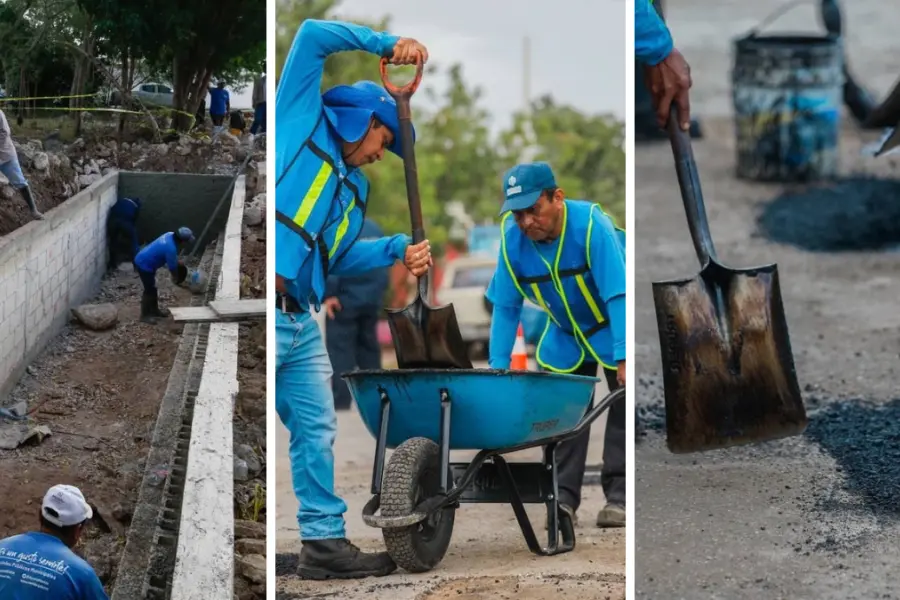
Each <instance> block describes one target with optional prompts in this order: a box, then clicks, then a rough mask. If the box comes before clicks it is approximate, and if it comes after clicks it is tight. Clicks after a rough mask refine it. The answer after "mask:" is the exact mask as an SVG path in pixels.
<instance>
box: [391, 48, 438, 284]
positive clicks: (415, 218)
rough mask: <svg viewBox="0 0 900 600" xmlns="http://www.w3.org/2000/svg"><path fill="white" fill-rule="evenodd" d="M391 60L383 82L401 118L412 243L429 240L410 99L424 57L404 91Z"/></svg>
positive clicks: (425, 279)
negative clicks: (390, 75)
mask: <svg viewBox="0 0 900 600" xmlns="http://www.w3.org/2000/svg"><path fill="white" fill-rule="evenodd" d="M387 65H388V59H387V58H382V59H381V82H382V83H383V84H384V88H385V89H386V90H387V91H388V93H389V94H390V95H391V96H392V97H393V98H394V100H395V101H396V102H397V117H398V118H399V119H400V149H401V151H402V152H403V174H404V176H405V177H406V199H407V201H408V202H409V219H410V222H411V223H412V243H413V244H418V243H420V242H423V241H424V240H425V225H424V223H423V221H422V200H421V198H420V196H419V171H418V169H417V168H416V151H415V142H414V139H413V127H412V110H411V109H410V106H409V99H410V98H411V97H412V95H413V93H415V91H416V89H417V88H418V87H419V83H420V82H421V81H422V68H423V65H422V57H421V56H418V57H417V58H416V76H415V78H414V79H413V80H412V81H411V82H410V83H408V84H407V85H405V86H403V87H402V88H400V87H397V86H395V85H394V84H392V83H391V82H390V80H389V79H388V76H387ZM418 284H419V296H420V297H422V298H428V295H427V292H428V272H427V271H426V272H425V274H424V275H422V276H421V277H419V281H418Z"/></svg>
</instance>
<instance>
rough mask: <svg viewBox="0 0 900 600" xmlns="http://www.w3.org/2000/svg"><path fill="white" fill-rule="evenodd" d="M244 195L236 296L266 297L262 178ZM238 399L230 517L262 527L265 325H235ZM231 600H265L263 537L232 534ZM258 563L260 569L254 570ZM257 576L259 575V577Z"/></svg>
mask: <svg viewBox="0 0 900 600" xmlns="http://www.w3.org/2000/svg"><path fill="white" fill-rule="evenodd" d="M246 197H247V198H251V197H253V198H254V199H253V201H252V202H249V203H248V204H247V206H246V208H245V213H244V227H243V233H242V236H241V237H242V239H241V298H242V299H244V298H264V297H265V294H266V227H265V219H262V218H259V219H257V217H259V215H258V214H257V213H259V212H260V206H261V207H262V208H261V212H262V214H263V215H264V214H265V177H264V175H263V176H260V174H259V173H251V175H250V176H248V177H247V192H246ZM238 385H239V389H238V398H237V402H236V403H235V414H234V421H233V423H234V425H233V431H234V443H235V454H236V458H235V463H236V465H235V482H234V493H235V499H234V510H235V519H236V520H243V521H244V522H254V523H256V524H257V525H258V526H261V527H262V528H263V531H265V523H266V514H267V513H266V510H267V506H266V459H265V457H266V322H265V320H264V319H263V320H255V321H251V322H247V323H242V324H241V325H240V334H239V338H238ZM235 538H236V539H235V597H238V598H241V599H242V600H265V598H266V583H265V554H266V547H265V536H264V535H263V537H262V539H261V540H258V541H253V540H252V539H244V538H242V537H241V532H240V531H238V530H237V529H236V532H235ZM260 565H262V569H261V571H260V568H259V567H260ZM260 573H261V576H260Z"/></svg>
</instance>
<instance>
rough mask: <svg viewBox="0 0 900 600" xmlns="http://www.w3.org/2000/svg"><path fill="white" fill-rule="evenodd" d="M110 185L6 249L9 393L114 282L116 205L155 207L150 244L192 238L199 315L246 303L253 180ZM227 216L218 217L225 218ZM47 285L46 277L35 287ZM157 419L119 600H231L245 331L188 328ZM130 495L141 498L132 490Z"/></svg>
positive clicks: (144, 226) (0, 322) (145, 226)
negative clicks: (244, 245)
mask: <svg viewBox="0 0 900 600" xmlns="http://www.w3.org/2000/svg"><path fill="white" fill-rule="evenodd" d="M230 183H231V177H222V176H210V175H192V174H173V173H126V172H121V173H120V172H113V173H110V174H108V175H106V176H105V177H104V178H103V179H101V180H100V181H98V182H96V183H95V184H94V185H92V186H90V187H89V188H87V189H85V190H83V191H82V192H80V193H79V194H77V195H76V196H74V197H72V198H71V199H69V200H68V201H67V202H65V203H63V204H61V205H60V206H58V207H57V208H55V209H53V210H51V211H48V213H47V214H46V217H47V218H46V220H45V221H42V222H33V223H29V224H28V225H26V226H24V227H22V228H20V229H18V230H16V231H14V232H13V233H11V234H9V235H7V236H5V237H3V238H0V290H4V292H3V294H0V316H2V317H3V318H2V319H0V394H2V395H6V394H7V393H9V392H10V391H11V390H13V389H14V388H15V387H16V386H17V381H18V380H19V379H20V378H21V377H22V376H23V375H24V373H25V371H26V368H27V367H28V366H29V364H31V363H32V362H33V361H35V360H37V359H39V358H40V356H41V354H42V352H43V351H44V349H45V348H47V347H48V346H49V345H51V342H53V341H54V340H55V338H56V336H57V335H59V334H60V333H61V332H62V331H63V330H64V328H65V327H66V326H67V324H68V322H69V319H70V308H71V307H74V306H77V305H78V304H80V303H82V302H84V301H86V300H88V299H90V298H93V297H94V296H95V294H96V293H97V290H99V289H100V288H101V283H102V281H103V278H104V274H105V273H106V262H107V258H106V235H105V222H106V216H107V215H108V213H109V209H110V207H111V206H112V205H113V204H114V203H115V201H116V199H117V198H118V197H122V196H138V197H140V198H141V199H142V200H143V201H144V208H143V209H142V214H141V219H140V226H139V235H140V237H141V238H142V239H144V240H149V239H153V238H155V237H156V236H158V235H159V234H161V233H163V232H164V231H170V230H172V229H173V228H174V227H176V226H179V225H187V226H189V227H191V228H192V229H193V230H194V231H195V232H196V233H199V232H200V231H202V230H203V229H204V225H205V224H206V222H207V221H208V220H209V219H210V218H211V217H212V218H213V220H212V224H211V227H210V228H209V234H208V235H207V236H206V237H207V238H208V239H200V240H199V242H200V245H201V246H200V248H199V252H202V255H201V257H200V259H199V261H197V262H195V264H196V265H197V266H199V267H200V268H201V269H203V270H204V272H205V273H207V274H208V275H209V279H208V282H207V287H206V290H205V292H203V293H201V294H195V295H194V296H193V297H192V298H191V301H190V304H191V305H192V306H201V305H204V304H206V303H208V302H209V301H210V300H212V299H213V298H217V299H238V298H239V297H240V259H241V226H242V220H243V208H244V197H245V179H244V177H243V176H242V177H239V178H238V179H237V180H236V181H235V185H234V188H233V192H231V193H230V194H229V195H230V196H231V202H227V199H228V198H227V197H225V193H226V191H227V189H228V187H229V184H230ZM223 198H224V199H225V200H226V201H224V202H221V209H220V210H218V212H217V214H215V215H213V213H214V212H216V207H217V206H220V200H222V199H223ZM36 274H40V276H35V275H36ZM176 344H177V350H176V352H175V357H174V360H173V362H172V365H171V369H170V371H169V373H168V380H167V384H166V391H165V393H164V395H163V397H162V400H161V402H160V405H159V410H158V412H157V413H156V417H155V425H154V426H153V433H152V439H151V441H150V444H149V446H150V449H149V451H148V453H147V455H146V461H145V462H144V469H143V479H142V482H141V484H140V486H139V490H138V491H137V492H136V493H135V492H132V493H134V495H136V496H137V499H136V504H135V506H134V511H133V513H132V515H131V518H130V522H129V523H128V525H127V527H128V529H127V534H126V535H125V545H124V549H123V550H122V552H121V556H120V560H119V561H118V568H117V570H116V571H115V572H116V577H115V583H114V589H113V590H112V593H111V594H110V595H111V597H112V598H113V600H139V599H148V600H159V599H165V600H170V599H171V600H180V599H186V598H191V599H205V598H210V599H212V598H231V597H232V594H233V592H232V590H233V586H234V582H233V572H234V550H233V546H234V541H233V540H234V535H233V532H234V520H233V493H232V491H233V460H234V459H233V451H232V419H233V414H234V408H233V407H234V398H235V395H236V393H237V388H238V380H237V361H238V324H237V323H221V324H219V323H215V324H194V323H188V324H185V325H184V326H183V329H182V330H181V337H180V339H178V340H177V341H176ZM132 489H133V488H132Z"/></svg>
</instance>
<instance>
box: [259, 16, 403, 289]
mask: <svg viewBox="0 0 900 600" xmlns="http://www.w3.org/2000/svg"><path fill="white" fill-rule="evenodd" d="M398 39H399V38H398V37H397V36H393V35H388V34H387V33H378V32H375V31H372V30H371V29H369V28H368V27H363V26H361V25H354V24H352V23H342V22H338V21H319V20H312V19H308V20H306V21H305V22H304V23H303V26H301V27H300V29H299V30H298V32H297V36H296V37H295V38H294V43H293V44H292V45H291V50H290V52H289V53H288V56H287V59H286V60H285V62H284V68H283V69H282V72H281V80H280V81H279V82H278V90H277V92H276V95H275V119H276V122H277V123H278V135H277V136H276V137H275V172H276V175H277V177H278V178H279V179H280V178H282V177H284V180H283V181H282V182H281V183H282V185H283V186H284V187H283V188H282V189H280V190H279V191H278V192H276V194H275V204H276V207H279V204H280V203H279V200H280V199H282V198H284V199H285V201H286V202H289V201H290V199H291V198H290V194H291V191H290V190H291V175H292V173H291V172H288V173H285V170H286V169H287V167H288V166H289V163H290V161H291V160H292V159H293V158H294V157H295V156H296V155H297V152H298V150H299V149H300V147H301V145H302V144H303V143H304V142H305V140H306V139H307V138H308V137H309V136H310V135H311V134H312V132H313V130H314V129H315V127H316V124H317V123H318V122H319V118H320V117H321V116H322V111H323V110H324V104H323V102H322V94H321V92H320V88H321V85H322V74H323V70H324V67H325V59H327V58H328V57H329V56H330V55H332V54H335V53H338V52H344V51H349V50H363V51H366V52H370V53H372V54H375V55H377V56H384V55H385V54H386V53H387V52H388V51H389V50H391V49H392V48H393V47H394V45H395V44H396V43H397V40H398ZM332 125H333V129H335V130H336V131H337V135H338V137H340V138H341V139H356V138H357V137H358V132H357V131H356V129H357V127H358V125H359V124H358V123H356V122H351V123H342V122H341V121H340V120H337V121H332ZM348 127H349V128H351V129H352V130H353V131H352V133H346V128H348ZM337 147H338V148H340V147H341V144H337ZM332 158H333V159H334V161H335V162H336V163H343V157H342V156H332ZM353 170H355V167H349V166H348V172H350V171H353ZM330 200H331V204H332V211H333V212H334V214H335V215H336V214H338V212H339V211H340V201H339V199H338V198H337V197H334V198H331V199H330ZM326 201H328V199H324V198H322V199H320V200H319V202H326ZM279 208H280V207H279ZM282 210H283V209H282ZM297 243H298V244H301V243H303V242H302V240H300V239H299V238H298V239H297ZM409 243H410V238H409V236H406V235H395V236H391V237H383V238H378V239H368V240H359V241H357V242H356V243H354V244H353V245H352V246H351V247H350V249H349V250H348V251H347V253H346V254H345V255H344V257H343V259H342V260H340V261H339V262H337V263H336V264H334V265H333V266H332V267H331V272H330V273H329V275H339V276H349V275H357V274H360V273H364V272H366V271H370V270H372V269H376V268H379V267H389V266H391V265H392V264H394V262H395V261H396V260H399V259H402V258H403V256H404V254H405V252H406V247H407V246H408V245H409ZM295 247H296V248H299V246H295ZM295 247H292V246H291V245H286V246H276V248H275V272H276V274H277V275H280V276H281V277H283V278H284V279H285V283H286V287H287V292H288V293H289V294H290V295H291V296H292V297H293V298H294V299H295V300H296V301H297V302H299V303H301V304H305V303H307V302H308V301H309V298H310V295H311V294H312V291H313V289H314V287H318V288H319V289H322V290H324V289H325V287H326V281H322V280H320V281H318V282H316V285H315V286H314V285H313V283H314V282H313V272H314V271H313V260H307V261H306V262H305V263H304V264H303V265H302V266H301V267H300V269H299V272H292V271H291V269H292V268H295V267H294V266H293V264H292V263H293V262H294V261H293V260H292V257H290V256H289V253H290V252H292V251H298V250H294V248H295ZM319 276H320V277H321V275H319ZM321 300H324V298H321Z"/></svg>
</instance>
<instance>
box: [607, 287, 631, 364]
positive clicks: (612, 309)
mask: <svg viewBox="0 0 900 600" xmlns="http://www.w3.org/2000/svg"><path fill="white" fill-rule="evenodd" d="M626 304H627V303H626V302H625V295H624V294H623V295H622V296H616V297H615V298H612V299H610V301H609V302H607V303H606V311H607V313H609V327H610V329H611V330H612V336H613V358H614V359H615V361H616V362H621V361H623V360H625V353H626V345H625V338H626V335H625V333H626V323H625V309H626Z"/></svg>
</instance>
